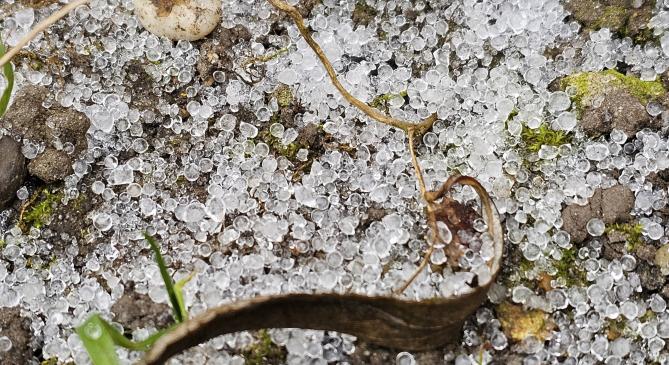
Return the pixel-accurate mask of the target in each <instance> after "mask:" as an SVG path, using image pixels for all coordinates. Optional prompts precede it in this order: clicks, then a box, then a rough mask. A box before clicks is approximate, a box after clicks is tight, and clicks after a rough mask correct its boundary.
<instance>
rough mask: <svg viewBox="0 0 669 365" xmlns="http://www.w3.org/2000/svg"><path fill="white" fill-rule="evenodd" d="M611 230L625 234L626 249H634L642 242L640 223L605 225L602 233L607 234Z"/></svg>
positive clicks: (611, 231)
mask: <svg viewBox="0 0 669 365" xmlns="http://www.w3.org/2000/svg"><path fill="white" fill-rule="evenodd" d="M613 232H617V233H622V234H624V235H625V236H626V239H627V243H626V246H625V247H626V248H627V251H630V252H633V251H636V249H637V248H639V246H641V244H643V239H642V237H643V226H642V225H641V223H614V224H609V225H607V226H606V228H605V229H604V233H605V234H607V235H608V234H610V233H613Z"/></svg>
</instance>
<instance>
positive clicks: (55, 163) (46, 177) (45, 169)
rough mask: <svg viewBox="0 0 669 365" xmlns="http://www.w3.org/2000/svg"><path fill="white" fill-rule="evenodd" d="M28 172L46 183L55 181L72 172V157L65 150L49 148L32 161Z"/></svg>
mask: <svg viewBox="0 0 669 365" xmlns="http://www.w3.org/2000/svg"><path fill="white" fill-rule="evenodd" d="M28 172H29V173H30V175H32V176H35V177H38V178H40V179H41V180H42V181H44V182H46V183H53V182H56V181H59V180H62V179H64V178H65V177H67V176H68V175H70V174H72V172H73V169H72V159H71V157H70V156H69V155H68V154H67V153H65V152H63V151H58V150H56V149H53V148H47V149H46V150H44V152H42V153H40V154H39V155H37V157H35V159H33V160H32V161H30V163H29V164H28Z"/></svg>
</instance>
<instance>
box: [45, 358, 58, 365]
mask: <svg viewBox="0 0 669 365" xmlns="http://www.w3.org/2000/svg"><path fill="white" fill-rule="evenodd" d="M57 364H58V358H57V357H50V358H48V359H46V360H44V361H42V362H41V365H57Z"/></svg>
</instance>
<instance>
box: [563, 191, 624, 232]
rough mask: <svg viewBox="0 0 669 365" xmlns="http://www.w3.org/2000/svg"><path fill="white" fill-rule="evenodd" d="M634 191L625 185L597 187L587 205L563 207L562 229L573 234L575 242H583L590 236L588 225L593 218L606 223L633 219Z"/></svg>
mask: <svg viewBox="0 0 669 365" xmlns="http://www.w3.org/2000/svg"><path fill="white" fill-rule="evenodd" d="M633 207H634V193H633V192H632V191H631V190H630V189H629V188H627V187H625V186H623V185H616V186H613V187H610V188H608V189H597V190H595V192H594V194H593V196H592V197H591V198H590V199H589V201H588V204H586V205H577V204H571V205H568V206H566V207H565V208H564V209H562V220H563V224H562V229H564V230H565V231H567V232H568V233H569V234H570V235H571V240H572V242H573V243H581V242H583V241H585V239H586V238H587V237H588V232H587V230H586V225H587V224H588V221H589V220H590V219H592V218H600V219H602V220H603V221H604V223H605V224H612V223H625V222H629V221H630V220H631V219H632V216H631V215H630V211H631V210H632V208H633Z"/></svg>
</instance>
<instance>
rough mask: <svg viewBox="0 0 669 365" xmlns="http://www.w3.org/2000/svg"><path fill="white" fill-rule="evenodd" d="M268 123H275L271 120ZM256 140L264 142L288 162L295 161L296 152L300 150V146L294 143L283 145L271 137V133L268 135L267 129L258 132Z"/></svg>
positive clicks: (277, 139)
mask: <svg viewBox="0 0 669 365" xmlns="http://www.w3.org/2000/svg"><path fill="white" fill-rule="evenodd" d="M272 119H274V118H272ZM270 122H272V123H275V122H273V121H272V120H271V119H270ZM277 123H278V122H277ZM258 138H259V139H260V140H261V141H263V142H265V143H266V144H267V145H268V146H269V148H270V149H272V150H274V151H276V153H278V154H279V155H281V156H283V157H285V158H287V159H288V160H290V161H294V160H295V156H296V155H297V151H299V150H300V148H302V146H301V145H300V144H298V143H296V142H292V143H289V144H287V145H284V144H283V143H282V142H281V140H280V139H279V138H276V137H275V136H273V135H272V133H270V131H269V129H263V130H261V131H260V132H258Z"/></svg>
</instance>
